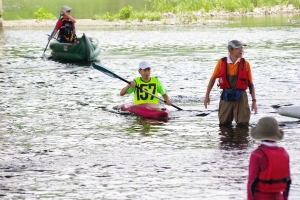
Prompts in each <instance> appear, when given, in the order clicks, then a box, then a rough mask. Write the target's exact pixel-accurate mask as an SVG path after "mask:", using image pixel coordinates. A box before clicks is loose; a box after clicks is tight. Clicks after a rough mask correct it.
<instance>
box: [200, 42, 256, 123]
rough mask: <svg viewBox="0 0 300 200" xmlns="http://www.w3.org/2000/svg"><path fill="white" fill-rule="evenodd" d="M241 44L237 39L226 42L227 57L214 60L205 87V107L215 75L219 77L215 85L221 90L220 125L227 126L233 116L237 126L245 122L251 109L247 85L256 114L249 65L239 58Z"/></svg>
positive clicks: (241, 57)
mask: <svg viewBox="0 0 300 200" xmlns="http://www.w3.org/2000/svg"><path fill="white" fill-rule="evenodd" d="M244 46H246V45H245V44H243V43H241V42H240V41H238V40H232V41H230V42H229V43H228V46H227V48H228V56H227V57H224V58H222V59H220V60H219V61H218V63H217V65H216V67H215V69H214V72H213V74H212V76H211V78H210V81H209V83H208V86H207V91H206V95H205V99H204V107H205V108H207V105H208V104H210V97H209V94H210V91H211V89H212V87H213V86H214V84H215V81H216V79H217V78H218V79H219V83H218V86H219V87H220V88H221V89H223V91H222V93H221V96H220V102H219V111H218V112H219V113H218V115H219V122H220V126H222V125H231V124H232V121H233V119H235V121H236V123H237V125H242V126H248V125H249V121H250V114H251V112H250V108H249V105H248V97H247V93H246V89H247V88H248V87H249V90H250V94H251V97H252V105H251V110H252V111H254V114H256V113H257V106H256V98H255V89H254V84H253V80H252V73H251V68H250V64H249V62H248V61H246V60H245V59H244V58H243V53H244V49H243V47H244Z"/></svg>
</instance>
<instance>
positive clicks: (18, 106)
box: [0, 20, 300, 200]
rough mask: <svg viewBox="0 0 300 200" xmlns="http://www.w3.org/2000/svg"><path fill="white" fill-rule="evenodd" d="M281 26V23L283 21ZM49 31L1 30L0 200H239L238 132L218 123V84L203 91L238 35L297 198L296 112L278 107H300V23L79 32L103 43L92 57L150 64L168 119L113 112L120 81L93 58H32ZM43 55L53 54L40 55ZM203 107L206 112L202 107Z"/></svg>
mask: <svg viewBox="0 0 300 200" xmlns="http://www.w3.org/2000/svg"><path fill="white" fill-rule="evenodd" d="M285 22H287V20H285ZM51 31H52V30H50V29H49V30H48V29H47V30H45V29H40V30H2V31H1V32H0V44H1V49H0V50H1V51H0V54H1V59H0V72H1V73H0V87H1V88H0V91H1V100H0V101H1V106H0V120H1V121H0V197H1V198H3V199H214V200H221V199H222V200H224V199H246V182H247V173H248V172H247V167H248V159H249V155H250V153H251V152H252V151H253V150H254V149H255V148H256V146H257V145H258V143H257V142H254V141H252V140H251V139H250V138H249V137H248V130H247V129H246V130H245V129H242V130H240V129H238V128H233V129H227V130H223V129H222V130H220V128H219V126H218V119H217V118H218V117H217V108H218V99H219V92H220V90H218V89H217V87H216V86H215V87H214V89H213V91H212V93H211V100H212V102H211V105H209V107H208V110H205V109H204V106H203V99H204V95H205V91H206V86H207V84H208V81H209V78H210V76H211V73H212V71H213V69H214V66H215V64H216V61H217V60H218V59H219V58H221V57H223V56H226V55H227V53H226V44H227V43H228V41H229V40H231V39H239V40H242V41H243V42H245V43H247V44H248V46H247V48H245V58H246V59H247V60H249V62H250V63H251V66H252V68H253V76H254V82H255V86H256V93H257V103H258V114H257V115H252V116H251V121H250V124H251V126H250V127H252V126H254V124H256V123H257V121H258V119H259V118H261V117H264V116H273V117H275V118H276V119H277V120H278V121H279V123H280V126H281V128H282V129H283V130H284V131H285V138H284V140H283V141H282V142H280V145H281V146H283V147H285V148H286V150H287V151H288V152H289V154H290V158H291V173H292V179H293V184H292V187H291V192H290V199H291V200H296V199H298V198H299V196H300V192H299V191H300V190H299V182H298V181H297V180H298V179H300V171H299V166H300V157H299V155H298V154H299V146H300V142H299V141H300V135H299V128H300V123H299V120H297V119H293V118H288V117H283V116H280V115H278V114H277V113H276V107H278V106H282V105H288V104H293V105H299V104H300V96H299V89H300V87H299V84H298V83H299V78H300V71H299V63H300V59H299V57H300V56H299V33H300V27H299V23H298V24H297V23H290V24H289V23H288V22H287V23H284V24H282V25H277V26H273V27H268V26H266V27H246V26H243V25H241V24H240V23H239V24H236V25H235V26H234V25H233V24H229V25H221V26H200V27H192V26H166V27H144V28H141V27H130V28H129V27H127V28H98V29H86V30H80V29H77V31H78V35H81V34H82V33H83V32H84V33H85V34H86V35H87V36H90V37H95V38H97V39H98V40H99V41H100V44H101V47H102V52H101V54H100V56H99V57H98V61H97V62H101V63H102V64H103V65H104V66H106V67H108V68H110V69H111V70H112V71H114V72H115V73H117V74H118V75H120V76H121V77H123V78H125V79H128V80H131V79H133V78H134V77H136V76H138V73H137V70H136V68H137V65H138V63H139V61H140V60H148V61H149V62H150V63H151V64H152V66H153V68H152V75H153V76H157V77H159V79H160V80H161V81H162V82H163V84H164V86H165V88H166V89H167V91H168V93H169V95H170V96H171V98H172V100H173V103H174V104H175V105H177V106H179V107H181V108H183V109H184V111H176V109H175V108H173V107H170V110H171V118H170V120H169V121H167V122H156V123H155V122H151V121H148V120H144V119H140V118H138V117H136V116H132V115H125V114H120V113H118V110H116V107H118V106H120V105H121V104H122V103H124V102H130V101H131V100H132V96H126V97H120V96H119V91H120V89H121V88H122V87H124V86H125V85H126V84H125V83H124V82H122V81H120V80H118V79H113V78H111V77H108V76H106V75H105V74H103V73H101V72H99V71H97V70H95V69H93V68H92V67H91V65H90V63H61V62H56V61H53V60H48V59H43V58H41V56H42V54H43V51H44V48H45V45H46V43H47V39H46V36H45V34H48V33H50V32H51ZM46 54H47V55H49V54H50V50H48V51H47V52H46ZM203 113H206V114H208V115H202V114H203Z"/></svg>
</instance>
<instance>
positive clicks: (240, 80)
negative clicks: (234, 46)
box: [218, 57, 249, 90]
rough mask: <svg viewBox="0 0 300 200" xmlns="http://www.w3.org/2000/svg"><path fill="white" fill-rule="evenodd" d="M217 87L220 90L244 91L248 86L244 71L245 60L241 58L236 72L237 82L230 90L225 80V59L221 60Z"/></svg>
mask: <svg viewBox="0 0 300 200" xmlns="http://www.w3.org/2000/svg"><path fill="white" fill-rule="evenodd" d="M218 78H219V86H220V88H221V89H235V90H246V89H247V88H248V85H249V80H248V75H247V72H246V69H245V59H244V58H241V60H240V65H239V69H238V71H237V81H236V85H235V87H234V88H231V87H230V85H229V83H228V80H227V58H226V57H224V58H222V65H221V70H220V73H219V76H218Z"/></svg>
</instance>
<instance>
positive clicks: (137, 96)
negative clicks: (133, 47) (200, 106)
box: [120, 61, 172, 105]
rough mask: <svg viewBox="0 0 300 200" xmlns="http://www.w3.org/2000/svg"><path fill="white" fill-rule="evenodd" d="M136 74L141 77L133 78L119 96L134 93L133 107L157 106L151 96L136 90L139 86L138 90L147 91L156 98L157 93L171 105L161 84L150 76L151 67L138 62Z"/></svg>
mask: <svg viewBox="0 0 300 200" xmlns="http://www.w3.org/2000/svg"><path fill="white" fill-rule="evenodd" d="M138 72H139V74H140V75H141V77H137V78H135V79H134V80H133V81H131V82H130V84H128V85H127V86H126V87H124V88H123V89H122V90H121V91H120V96H124V95H125V94H131V93H133V92H134V105H139V104H159V100H158V99H157V98H154V97H153V96H152V95H149V94H148V93H146V92H144V91H143V90H141V89H138V88H136V86H139V87H140V88H142V89H144V90H147V91H148V92H150V93H152V94H153V95H155V96H157V94H158V93H159V94H161V95H162V97H163V98H164V100H165V102H166V104H167V105H172V101H171V100H170V98H169V96H168V95H167V93H166V91H165V89H164V87H163V85H162V83H161V82H160V81H159V80H158V78H156V77H151V76H150V73H151V66H150V64H149V63H148V62H146V61H142V62H140V64H139V67H138Z"/></svg>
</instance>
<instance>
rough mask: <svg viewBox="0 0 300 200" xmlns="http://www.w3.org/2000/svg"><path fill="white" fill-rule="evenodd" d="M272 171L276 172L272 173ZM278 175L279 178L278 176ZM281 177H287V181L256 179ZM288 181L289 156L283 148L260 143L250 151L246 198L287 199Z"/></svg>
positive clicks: (253, 199)
mask: <svg viewBox="0 0 300 200" xmlns="http://www.w3.org/2000/svg"><path fill="white" fill-rule="evenodd" d="M262 149H263V150H262ZM271 154H273V155H271ZM273 156H274V157H275V158H274V157H273ZM276 157H277V158H276ZM278 158H280V159H278ZM278 163H280V165H277V164H278ZM282 166H283V167H282ZM281 167H282V168H281ZM279 168H281V169H279ZM278 170H280V171H278ZM274 171H276V172H275V173H273V172H274ZM267 172H269V173H270V175H271V176H272V177H270V176H269V175H267ZM279 176H280V178H278V177H279ZM282 178H287V182H281V181H278V182H279V184H277V183H276V184H269V183H262V182H260V181H258V179H263V180H267V179H268V180H270V179H274V180H275V179H276V180H278V179H282ZM290 183H291V179H290V168H289V157H288V154H287V153H286V151H285V150H284V149H283V148H280V147H277V146H267V145H264V144H262V145H260V146H259V147H258V148H257V149H256V150H255V151H254V152H252V154H251V156H250V163H249V177H248V184H247V194H248V195H247V197H248V200H256V199H257V200H258V199H265V200H268V199H270V200H272V199H279V200H280V199H285V200H287V199H288V192H289V186H290ZM276 187H277V188H276ZM276 191H278V192H276ZM280 191H282V192H283V194H281V192H280Z"/></svg>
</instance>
